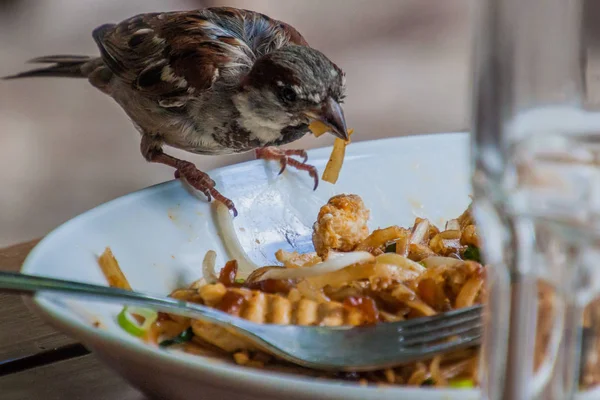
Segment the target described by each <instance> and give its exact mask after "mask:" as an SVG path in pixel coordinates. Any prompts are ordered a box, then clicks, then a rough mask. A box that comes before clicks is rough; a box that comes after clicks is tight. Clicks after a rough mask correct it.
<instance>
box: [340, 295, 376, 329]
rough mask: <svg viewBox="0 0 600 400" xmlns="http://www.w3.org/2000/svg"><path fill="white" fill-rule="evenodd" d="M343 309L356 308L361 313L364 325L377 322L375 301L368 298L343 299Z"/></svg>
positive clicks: (350, 297) (353, 297)
mask: <svg viewBox="0 0 600 400" xmlns="http://www.w3.org/2000/svg"><path fill="white" fill-rule="evenodd" d="M344 307H348V308H356V309H357V310H359V311H360V312H361V314H362V315H363V318H364V324H365V325H371V324H376V323H377V322H378V321H379V309H378V308H377V303H375V300H373V299H372V298H370V297H368V296H349V297H346V298H345V299H344Z"/></svg>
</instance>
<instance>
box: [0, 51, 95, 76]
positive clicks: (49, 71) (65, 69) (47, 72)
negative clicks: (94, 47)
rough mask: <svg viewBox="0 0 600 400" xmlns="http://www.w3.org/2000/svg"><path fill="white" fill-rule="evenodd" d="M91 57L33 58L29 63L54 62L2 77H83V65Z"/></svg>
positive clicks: (56, 56)
mask: <svg viewBox="0 0 600 400" xmlns="http://www.w3.org/2000/svg"><path fill="white" fill-rule="evenodd" d="M92 60H93V59H92V58H90V57H87V56H71V55H53V56H44V57H38V58H34V59H33V60H30V61H29V63H34V64H54V65H51V66H48V67H44V68H37V69H33V70H30V71H24V72H20V73H18V74H15V75H10V76H5V77H3V78H2V79H19V78H36V77H65V78H85V77H87V74H86V73H85V71H84V70H83V68H82V67H83V66H84V65H85V64H86V63H88V62H90V61H92Z"/></svg>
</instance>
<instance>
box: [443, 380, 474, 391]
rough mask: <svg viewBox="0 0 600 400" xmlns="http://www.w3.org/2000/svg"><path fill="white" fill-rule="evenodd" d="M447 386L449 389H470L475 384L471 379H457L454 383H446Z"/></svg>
mask: <svg viewBox="0 0 600 400" xmlns="http://www.w3.org/2000/svg"><path fill="white" fill-rule="evenodd" d="M448 385H449V386H450V387H451V388H456V389H470V388H473V387H475V384H474V383H473V380H472V379H459V380H455V381H450V382H448Z"/></svg>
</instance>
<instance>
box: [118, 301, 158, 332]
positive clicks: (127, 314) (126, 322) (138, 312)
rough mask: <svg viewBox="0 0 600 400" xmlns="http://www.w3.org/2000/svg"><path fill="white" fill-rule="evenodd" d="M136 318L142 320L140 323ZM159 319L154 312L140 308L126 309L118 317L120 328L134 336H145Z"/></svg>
mask: <svg viewBox="0 0 600 400" xmlns="http://www.w3.org/2000/svg"><path fill="white" fill-rule="evenodd" d="M136 317H139V318H140V319H142V321H139V320H138V319H137V318H136ZM157 318H158V313H157V312H156V311H154V310H149V309H147V308H138V307H124V308H123V310H121V312H120V313H119V316H118V317H117V322H118V323H119V326H120V327H121V328H123V329H124V330H125V331H126V332H127V333H129V334H131V335H133V336H143V335H144V334H145V333H146V332H147V331H148V329H149V328H150V326H151V325H152V324H153V323H154V321H156V319H157Z"/></svg>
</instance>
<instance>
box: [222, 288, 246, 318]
mask: <svg viewBox="0 0 600 400" xmlns="http://www.w3.org/2000/svg"><path fill="white" fill-rule="evenodd" d="M245 302H246V299H245V298H244V296H242V295H241V294H239V293H236V292H233V291H231V290H228V291H227V293H225V296H223V299H221V303H219V306H218V307H217V308H218V309H219V310H221V311H223V312H226V313H227V314H233V315H238V314H239V312H240V309H241V308H242V306H243V305H244V303H245Z"/></svg>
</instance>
